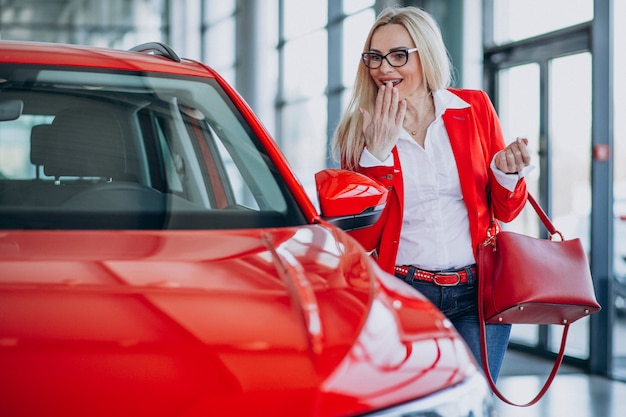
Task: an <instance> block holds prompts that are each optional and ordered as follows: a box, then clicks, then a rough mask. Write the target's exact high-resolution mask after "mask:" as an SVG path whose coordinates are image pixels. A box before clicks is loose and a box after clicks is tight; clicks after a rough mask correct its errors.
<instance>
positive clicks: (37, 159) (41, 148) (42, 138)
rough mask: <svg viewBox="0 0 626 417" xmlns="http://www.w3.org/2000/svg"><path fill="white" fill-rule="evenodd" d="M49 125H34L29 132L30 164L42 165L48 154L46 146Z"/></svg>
mask: <svg viewBox="0 0 626 417" xmlns="http://www.w3.org/2000/svg"><path fill="white" fill-rule="evenodd" d="M51 127H52V126H51V125H35V126H33V127H32V128H31V130H30V162H31V164H33V165H43V164H44V161H45V159H46V154H47V153H48V151H47V149H46V145H47V144H48V141H49V139H50V128H51Z"/></svg>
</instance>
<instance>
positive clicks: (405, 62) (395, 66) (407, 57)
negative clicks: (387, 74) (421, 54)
mask: <svg viewBox="0 0 626 417" xmlns="http://www.w3.org/2000/svg"><path fill="white" fill-rule="evenodd" d="M417 50H418V48H397V49H394V50H392V51H389V52H387V54H385V55H382V54H379V53H377V52H369V51H368V52H363V53H362V54H361V61H362V62H363V65H365V66H366V67H367V68H369V69H378V68H380V67H381V66H382V65H383V59H384V60H385V61H387V63H388V64H389V65H390V66H392V67H394V68H400V67H403V66H405V65H406V64H407V62H409V54H410V53H411V52H417ZM396 52H404V53H405V54H406V61H404V64H402V65H393V64H392V63H391V62H390V61H389V59H387V57H388V56H389V55H391V54H393V53H396ZM366 55H378V56H379V57H380V58H381V60H380V65H379V66H377V67H373V68H372V67H370V66H369V65H367V63H366V62H365V56H366Z"/></svg>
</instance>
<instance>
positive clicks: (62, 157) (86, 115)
mask: <svg viewBox="0 0 626 417" xmlns="http://www.w3.org/2000/svg"><path fill="white" fill-rule="evenodd" d="M47 136H48V135H47ZM47 139H48V141H47V142H48V143H47V145H46V147H45V148H46V155H45V158H44V164H43V165H44V173H45V174H46V175H48V176H54V177H56V178H58V177H61V176H77V177H108V178H120V177H122V176H124V169H125V165H126V156H125V147H124V131H123V128H122V125H121V123H120V121H119V119H118V118H117V117H116V116H115V114H114V113H113V112H112V111H110V110H108V109H103V108H77V109H71V110H65V111H63V112H62V113H59V114H57V116H56V117H55V118H54V121H53V122H52V125H51V127H50V131H49V136H48V138H47ZM36 156H37V155H36Z"/></svg>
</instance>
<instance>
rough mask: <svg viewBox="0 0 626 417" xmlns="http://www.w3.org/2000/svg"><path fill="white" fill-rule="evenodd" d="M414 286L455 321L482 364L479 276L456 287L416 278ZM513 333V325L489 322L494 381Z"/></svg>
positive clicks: (490, 365) (490, 360)
mask: <svg viewBox="0 0 626 417" xmlns="http://www.w3.org/2000/svg"><path fill="white" fill-rule="evenodd" d="M401 279H402V278H401ZM411 285H412V286H413V287H414V288H415V289H417V290H418V291H419V292H421V293H422V294H423V295H424V296H425V297H426V298H428V299H429V300H430V301H431V302H432V303H433V304H434V305H435V306H436V307H437V308H439V309H440V310H441V312H442V313H443V314H444V315H445V316H446V317H447V318H448V319H449V320H450V321H451V322H452V324H453V325H454V327H455V328H456V330H457V331H458V332H459V334H460V335H461V336H462V337H463V339H464V340H465V342H466V343H467V345H468V346H469V348H470V350H471V351H472V353H473V354H474V357H475V358H476V360H477V361H478V363H482V360H481V354H480V325H479V321H478V292H477V289H478V286H477V285H476V281H475V279H474V278H473V277H469V279H468V282H467V284H460V285H456V286H453V287H440V286H438V285H436V284H433V283H430V282H426V281H417V280H413V281H412V282H411ZM510 333H511V325H510V324H487V355H488V358H489V370H490V371H491V377H492V378H493V380H494V382H495V381H496V380H497V378H498V374H499V373H500V367H501V366H502V361H503V359H504V354H505V352H506V348H507V345H508V343H509V335H510Z"/></svg>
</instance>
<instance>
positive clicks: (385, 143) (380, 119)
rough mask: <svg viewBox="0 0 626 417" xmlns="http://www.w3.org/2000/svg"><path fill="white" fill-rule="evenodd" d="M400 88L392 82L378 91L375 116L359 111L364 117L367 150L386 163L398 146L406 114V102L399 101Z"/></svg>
mask: <svg viewBox="0 0 626 417" xmlns="http://www.w3.org/2000/svg"><path fill="white" fill-rule="evenodd" d="M398 94H399V93H398V88H397V87H394V86H393V83H392V82H388V83H387V84H383V85H381V86H380V88H379V89H378V95H377V96H376V105H375V107H374V114H373V115H370V114H369V112H368V111H367V110H365V109H362V108H361V109H359V111H360V112H361V115H362V116H363V135H364V136H365V146H366V147H367V150H368V151H369V152H370V153H371V154H372V155H374V156H375V157H376V158H378V160H380V161H384V160H385V159H387V157H389V155H390V154H391V150H392V149H393V147H394V146H395V145H396V142H397V141H398V137H399V136H400V130H401V129H402V124H403V123H404V115H405V114H406V100H402V101H400V100H399V97H398Z"/></svg>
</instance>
